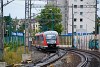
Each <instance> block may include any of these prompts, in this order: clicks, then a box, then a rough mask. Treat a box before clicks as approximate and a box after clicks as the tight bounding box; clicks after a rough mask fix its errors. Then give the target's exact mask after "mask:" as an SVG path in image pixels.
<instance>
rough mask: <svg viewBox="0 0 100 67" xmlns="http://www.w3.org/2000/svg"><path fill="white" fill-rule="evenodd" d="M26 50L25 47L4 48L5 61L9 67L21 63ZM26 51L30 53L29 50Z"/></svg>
mask: <svg viewBox="0 0 100 67" xmlns="http://www.w3.org/2000/svg"><path fill="white" fill-rule="evenodd" d="M24 49H25V48H24V46H17V47H16V46H14V45H13V47H12V46H11V45H10V46H6V47H5V48H4V57H3V59H4V61H5V62H7V64H8V65H12V64H16V63H20V62H21V60H22V54H23V53H24ZM26 51H27V53H28V48H26Z"/></svg>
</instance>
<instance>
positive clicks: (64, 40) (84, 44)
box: [59, 34, 100, 49]
mask: <svg viewBox="0 0 100 67" xmlns="http://www.w3.org/2000/svg"><path fill="white" fill-rule="evenodd" d="M99 37H100V35H97V39H98V40H100V38H99ZM59 39H60V40H59V41H60V45H66V46H71V45H72V36H71V35H60V36H59ZM93 39H95V35H93V34H87V35H86V34H85V35H74V46H75V47H76V48H79V49H88V47H89V41H90V40H93Z"/></svg>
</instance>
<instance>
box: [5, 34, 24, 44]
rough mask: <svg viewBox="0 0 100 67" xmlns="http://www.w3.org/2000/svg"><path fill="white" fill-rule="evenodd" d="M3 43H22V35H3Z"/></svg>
mask: <svg viewBox="0 0 100 67" xmlns="http://www.w3.org/2000/svg"><path fill="white" fill-rule="evenodd" d="M4 43H6V44H9V43H13V44H15V43H16V44H20V45H21V44H24V36H7V37H4Z"/></svg>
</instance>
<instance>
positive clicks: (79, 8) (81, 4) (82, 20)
mask: <svg viewBox="0 0 100 67" xmlns="http://www.w3.org/2000/svg"><path fill="white" fill-rule="evenodd" d="M50 3H51V2H50ZM52 3H54V2H53V0H52ZM56 3H57V5H58V6H64V8H62V7H60V8H61V12H62V24H63V27H64V31H63V32H62V34H66V33H72V4H73V21H74V32H76V33H91V32H93V31H94V30H95V5H96V0H57V2H56Z"/></svg>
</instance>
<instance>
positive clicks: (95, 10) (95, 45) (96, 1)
mask: <svg viewBox="0 0 100 67" xmlns="http://www.w3.org/2000/svg"><path fill="white" fill-rule="evenodd" d="M95 5H96V6H95V48H96V39H97V0H96V3H95Z"/></svg>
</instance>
